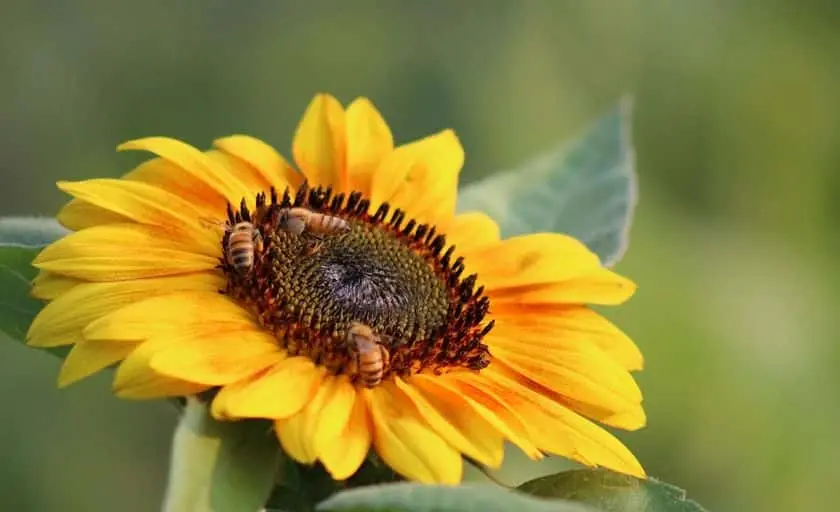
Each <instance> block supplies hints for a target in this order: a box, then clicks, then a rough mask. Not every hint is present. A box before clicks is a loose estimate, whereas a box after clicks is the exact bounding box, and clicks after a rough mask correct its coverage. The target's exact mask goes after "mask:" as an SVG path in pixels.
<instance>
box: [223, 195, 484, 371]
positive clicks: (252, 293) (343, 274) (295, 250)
mask: <svg viewBox="0 0 840 512" xmlns="http://www.w3.org/2000/svg"><path fill="white" fill-rule="evenodd" d="M289 208H305V209H306V210H307V211H309V212H313V213H316V214H322V215H328V216H331V217H337V218H339V219H342V220H344V221H345V222H346V223H347V225H348V229H346V230H342V231H340V232H334V233H318V234H315V233H309V232H306V231H305V232H303V233H299V232H294V231H293V230H287V229H284V228H283V226H284V224H283V221H282V219H283V218H284V211H288V209H289ZM369 209H370V203H369V200H368V199H366V198H364V197H362V194H360V193H358V192H353V193H350V194H348V195H345V194H335V195H334V194H333V192H332V190H331V189H330V188H323V187H318V188H310V187H309V186H308V185H307V184H303V185H302V186H301V187H300V188H299V189H298V190H297V191H296V193H295V194H294V196H292V194H291V193H290V191H289V190H288V189H287V190H286V191H285V192H284V193H283V195H282V197H278V194H277V191H276V190H274V189H272V190H271V191H270V193H269V194H268V195H266V194H264V193H260V194H259V195H257V197H256V208H254V209H253V210H251V209H249V208H248V207H247V206H246V201H244V200H243V201H242V203H241V205H240V206H239V208H236V209H235V208H233V207H232V206H231V205H228V222H229V224H230V225H231V226H232V225H235V224H237V223H240V222H250V223H252V224H253V226H254V227H255V228H256V229H255V230H256V232H257V233H258V235H259V243H255V244H254V261H253V266H252V267H251V268H249V269H247V270H246V271H245V272H243V271H242V269H238V268H234V267H233V266H232V265H231V264H230V263H229V262H228V260H227V258H224V257H223V258H221V259H220V262H221V263H220V268H221V269H222V271H223V272H224V273H225V275H226V277H227V285H226V287H225V289H224V290H222V293H224V294H226V295H229V296H230V297H232V298H233V299H234V300H236V301H237V302H238V303H240V304H241V305H242V306H244V307H246V308H247V309H249V310H250V311H251V312H252V313H253V314H254V315H255V317H256V318H257V320H258V322H259V323H260V324H261V325H262V326H263V327H264V328H266V329H268V330H269V331H271V332H272V333H273V334H274V336H275V337H276V339H277V342H278V344H279V345H280V346H281V347H282V348H284V349H285V350H286V351H287V352H288V353H289V354H290V355H304V356H307V357H309V358H311V359H312V360H313V361H314V362H315V363H316V364H320V365H322V366H324V367H326V368H327V369H328V370H329V371H330V372H332V373H334V374H341V373H348V374H350V375H351V377H352V378H353V379H354V380H358V377H359V376H358V375H357V374H356V372H357V371H358V370H357V369H356V368H357V366H356V365H355V364H354V361H355V355H354V350H355V347H354V346H353V344H352V343H351V342H350V341H349V338H350V337H349V336H348V331H349V329H350V327H351V325H352V324H353V323H362V324H364V325H366V326H368V327H370V329H371V331H372V332H373V333H375V335H376V336H377V338H378V339H377V341H378V342H379V343H381V345H382V347H384V348H385V349H386V350H387V353H388V355H389V357H388V362H387V364H386V367H385V368H384V378H387V377H388V376H390V375H398V376H407V375H411V374H414V373H420V372H434V373H436V374H440V373H444V372H448V371H453V370H473V371H479V370H481V369H483V368H485V367H487V366H488V365H489V364H490V361H491V356H490V353H489V351H488V348H487V346H486V345H485V344H484V343H482V338H483V337H484V336H485V335H486V334H487V333H488V332H489V331H490V330H491V329H492V327H493V322H492V321H490V322H485V316H486V315H487V313H488V310H489V307H490V302H489V299H488V298H487V297H486V296H485V295H484V294H483V288H482V287H478V288H476V281H477V276H476V275H470V276H466V277H464V276H463V275H462V274H463V273H464V260H463V258H460V257H456V256H455V247H454V246H451V245H450V246H447V243H446V237H445V236H444V235H443V234H440V233H437V232H436V229H435V227H433V226H429V225H426V224H420V223H417V222H416V221H415V220H413V219H409V218H407V216H406V214H405V213H404V212H403V211H402V210H400V209H392V208H391V207H390V206H389V205H388V204H387V203H385V204H383V205H381V206H380V207H379V208H378V209H376V210H375V211H374V212H373V213H370V211H369ZM229 238H230V234H229V233H228V234H226V235H225V236H224V237H223V238H222V240H221V244H222V254H226V253H227V250H228V248H229V243H230V240H229Z"/></svg>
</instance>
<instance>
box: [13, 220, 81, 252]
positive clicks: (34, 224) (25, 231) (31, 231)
mask: <svg viewBox="0 0 840 512" xmlns="http://www.w3.org/2000/svg"><path fill="white" fill-rule="evenodd" d="M68 233H69V231H67V230H66V229H64V228H63V227H62V226H61V225H60V224H59V223H58V222H56V220H55V219H53V218H51V217H2V218H0V246H2V245H17V246H24V247H43V246H45V245H47V244H50V243H52V242H54V241H56V240H58V239H59V238H61V237H63V236H64V235H66V234H68Z"/></svg>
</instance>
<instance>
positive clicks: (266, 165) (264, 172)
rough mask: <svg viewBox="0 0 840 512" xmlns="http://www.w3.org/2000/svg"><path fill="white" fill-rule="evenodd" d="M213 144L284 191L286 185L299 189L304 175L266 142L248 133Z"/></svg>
mask: <svg viewBox="0 0 840 512" xmlns="http://www.w3.org/2000/svg"><path fill="white" fill-rule="evenodd" d="M213 145H214V146H216V147H217V148H219V149H221V150H222V151H224V152H225V153H227V154H229V155H231V156H233V157H235V158H237V159H239V160H241V161H242V162H245V163H247V164H248V165H250V166H251V167H252V168H253V169H254V171H255V172H257V173H259V174H260V175H261V176H262V178H263V180H265V182H266V183H268V184H269V186H271V187H274V188H275V189H276V190H277V191H278V192H281V193H282V192H283V191H284V190H285V189H286V187H291V188H292V189H297V188H298V187H299V186H300V184H301V183H302V181H303V176H301V175H300V173H298V172H297V171H295V170H294V169H292V166H290V165H289V164H288V162H286V160H285V159H284V158H283V157H282V156H280V154H279V153H278V152H277V151H275V149H274V148H273V147H271V146H269V145H268V144H266V143H265V142H263V141H261V140H259V139H256V138H254V137H250V136H248V135H231V136H229V137H224V138H221V139H216V140H214V141H213Z"/></svg>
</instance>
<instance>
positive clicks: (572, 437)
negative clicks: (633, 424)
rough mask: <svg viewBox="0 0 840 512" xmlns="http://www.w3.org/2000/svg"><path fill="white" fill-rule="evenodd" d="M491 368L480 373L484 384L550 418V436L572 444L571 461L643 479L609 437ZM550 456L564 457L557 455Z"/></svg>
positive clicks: (634, 463) (641, 472) (638, 467)
mask: <svg viewBox="0 0 840 512" xmlns="http://www.w3.org/2000/svg"><path fill="white" fill-rule="evenodd" d="M492 368H493V367H492V365H491V367H489V368H488V370H487V371H486V374H483V375H485V377H486V378H487V379H485V385H490V386H491V387H494V388H496V389H499V388H500V387H501V388H504V389H505V390H506V393H507V394H508V395H509V396H510V395H515V396H516V397H518V399H520V400H522V403H530V404H532V405H533V406H536V407H538V408H540V409H542V410H543V411H544V412H545V413H546V414H548V415H549V417H550V418H553V420H554V422H555V429H554V430H553V432H552V433H553V435H554V436H555V437H564V438H566V439H568V440H569V442H571V443H572V445H573V448H574V453H573V454H572V455H570V457H571V458H573V459H575V460H577V461H579V462H581V463H583V464H586V465H589V466H593V465H597V466H603V467H607V468H610V469H613V470H615V471H620V472H622V473H627V474H630V475H633V476H638V477H644V476H645V471H644V469H642V466H641V464H639V461H638V460H637V459H636V457H635V456H634V455H633V454H632V453H631V452H630V450H628V449H627V447H626V446H624V445H623V444H622V443H621V441H619V440H618V439H616V438H615V437H614V436H613V435H612V434H610V433H609V432H607V431H606V430H604V429H602V428H600V427H599V426H597V425H596V424H594V423H592V422H591V421H589V420H587V419H585V418H583V417H581V416H580V415H578V414H577V413H575V412H574V411H572V410H570V409H568V408H567V407H565V406H563V405H561V404H559V403H557V402H556V401H554V400H551V399H550V398H548V397H546V396H544V395H541V394H540V393H538V392H536V391H534V390H533V389H530V388H529V387H527V386H524V385H522V384H521V383H518V382H515V381H513V380H509V379H506V378H505V377H504V376H503V375H502V374H500V373H499V372H497V371H496V370H494V369H492ZM548 451H551V450H548ZM553 453H558V454H559V455H566V454H565V453H561V452H553Z"/></svg>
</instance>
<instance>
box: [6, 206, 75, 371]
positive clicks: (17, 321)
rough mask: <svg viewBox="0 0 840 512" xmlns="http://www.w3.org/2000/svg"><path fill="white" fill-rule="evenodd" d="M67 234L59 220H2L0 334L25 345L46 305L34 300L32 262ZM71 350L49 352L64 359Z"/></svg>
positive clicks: (21, 218) (30, 218)
mask: <svg viewBox="0 0 840 512" xmlns="http://www.w3.org/2000/svg"><path fill="white" fill-rule="evenodd" d="M66 233H67V231H66V230H65V229H64V228H62V227H61V226H60V225H59V224H58V223H57V222H55V220H53V219H48V218H38V217H6V218H0V332H2V333H4V334H5V335H6V336H7V337H9V338H11V339H13V340H17V341H21V342H22V341H24V339H25V337H26V331H27V330H28V329H29V324H31V323H32V319H33V318H35V315H36V314H38V311H40V310H41V308H42V307H43V303H42V302H41V301H39V300H37V299H35V298H33V297H31V296H30V294H29V290H30V288H31V281H32V279H33V278H34V277H35V275H36V269H35V268H34V267H33V266H32V260H33V259H34V258H35V256H36V255H37V254H38V253H39V252H40V251H41V248H42V247H43V246H44V245H46V244H48V243H50V242H52V241H54V240H57V239H58V238H60V237H62V236H64V235H65V234H66ZM68 350H69V349H68V348H67V347H55V348H50V349H47V351H48V352H50V353H52V354H55V355H57V356H59V357H64V356H65V355H66V354H67V352H68Z"/></svg>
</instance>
